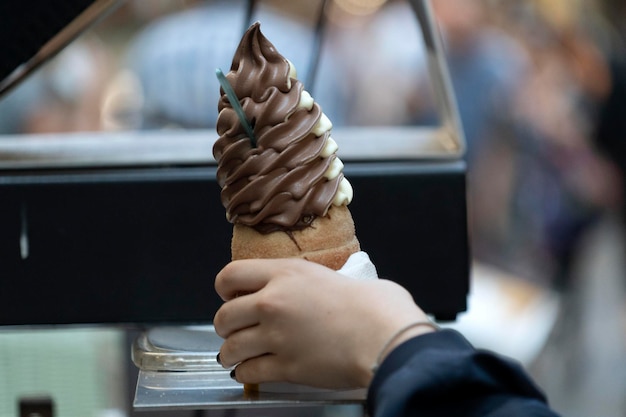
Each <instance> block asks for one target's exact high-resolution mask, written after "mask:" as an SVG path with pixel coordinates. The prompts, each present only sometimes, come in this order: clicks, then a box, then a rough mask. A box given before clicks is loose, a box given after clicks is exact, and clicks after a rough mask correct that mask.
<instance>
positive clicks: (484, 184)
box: [0, 0, 626, 417]
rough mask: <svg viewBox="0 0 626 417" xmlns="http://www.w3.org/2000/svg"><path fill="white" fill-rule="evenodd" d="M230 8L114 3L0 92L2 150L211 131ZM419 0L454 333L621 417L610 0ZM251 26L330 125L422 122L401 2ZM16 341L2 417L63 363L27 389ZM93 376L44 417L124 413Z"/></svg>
mask: <svg viewBox="0 0 626 417" xmlns="http://www.w3.org/2000/svg"><path fill="white" fill-rule="evenodd" d="M246 7H247V6H246V2H245V1H243V0H233V1H225V0H214V1H208V0H207V1H193V0H151V1H149V2H146V1H141V0H131V1H128V2H127V3H125V4H124V5H123V6H122V7H121V8H119V9H118V10H117V11H116V12H115V13H114V14H112V15H111V16H109V18H107V19H106V20H104V21H103V22H101V23H100V24H99V25H98V26H97V27H95V28H94V29H93V30H90V31H89V32H88V33H86V34H85V35H84V36H82V37H80V38H79V39H78V40H77V41H75V42H74V43H73V44H72V45H70V46H69V47H68V48H66V50H64V51H63V52H61V53H60V54H59V55H58V56H57V57H56V58H55V59H54V60H52V61H51V62H50V63H48V64H47V65H46V66H45V67H43V68H41V70H40V71H38V72H37V73H36V74H33V76H32V77H30V78H29V79H28V80H27V81H26V82H25V83H23V84H22V85H20V86H19V87H18V88H16V89H14V90H13V91H11V92H10V94H8V95H7V96H6V97H4V98H2V99H0V141H1V140H2V136H1V135H16V134H31V133H50V132H77V131H82V132H85V131H120V130H122V131H123V130H153V129H213V128H214V125H215V118H216V116H217V104H216V103H217V95H218V91H219V87H218V85H217V80H216V79H215V77H214V76H213V72H214V69H215V68H216V67H221V68H223V69H226V68H229V67H230V60H231V59H232V53H233V51H234V49H235V47H236V45H237V43H238V41H239V37H240V35H241V33H242V31H243V30H244V28H245V16H246V14H245V13H246ZM432 7H433V11H434V14H435V17H436V21H437V23H438V24H439V26H440V29H441V33H442V37H443V41H444V46H445V50H446V60H447V63H448V66H449V71H450V78H451V81H452V85H453V89H454V93H455V95H456V99H457V101H458V108H459V113H460V117H461V120H462V123H463V127H464V135H465V141H466V145H467V150H466V152H465V155H464V158H465V160H466V163H467V167H468V171H467V174H468V205H469V211H468V219H469V232H470V244H471V250H472V257H473V265H474V266H473V276H472V279H473V284H472V293H471V295H470V310H469V311H468V313H467V314H465V315H462V316H460V317H459V320H458V323H453V324H451V326H453V327H458V328H459V329H460V330H461V331H463V332H464V333H465V334H466V335H467V336H468V338H469V339H470V340H471V341H472V342H474V343H475V344H476V345H477V346H480V347H485V348H489V349H494V350H497V351H500V352H502V353H503V354H506V355H509V356H512V357H514V358H516V359H518V360H520V361H521V362H522V363H523V364H524V365H525V366H526V367H527V368H528V369H529V371H530V372H531V373H532V375H533V376H534V377H535V378H536V380H537V382H538V384H539V385H540V386H541V387H542V388H543V389H544V390H545V391H546V393H547V395H548V397H549V399H550V402H551V404H552V405H553V407H554V408H555V409H556V410H557V411H558V412H560V413H561V414H563V415H564V416H572V417H583V416H593V417H616V416H623V417H626V302H625V301H626V298H625V294H626V291H625V283H626V274H625V272H626V257H625V256H624V255H625V254H626V240H625V235H624V219H625V215H626V213H625V211H626V196H625V187H626V179H625V177H624V175H625V173H626V3H625V2H623V1H622V0H521V1H520V0H432ZM320 12H322V13H325V14H326V15H327V16H326V17H327V24H326V26H325V28H324V38H323V43H322V49H321V56H320V61H319V63H318V65H317V66H316V68H315V69H313V67H312V65H311V57H310V55H309V54H308V53H307V52H306V51H307V48H305V47H302V45H309V44H310V43H311V39H310V35H309V33H310V31H311V28H312V27H314V26H315V22H316V21H317V15H318V14H319V13H320ZM256 17H257V18H258V20H260V21H261V22H262V28H263V31H264V33H265V34H266V36H267V37H268V38H269V39H270V40H271V41H272V42H273V43H274V44H275V45H276V47H277V49H278V50H279V51H280V52H281V53H282V54H283V55H285V56H286V57H288V58H289V59H290V60H291V61H292V62H294V64H295V66H296V68H297V69H298V75H299V78H301V79H303V80H310V81H311V84H310V85H307V89H309V91H311V92H312V94H313V96H314V97H315V98H316V101H318V102H319V103H321V105H322V107H323V109H324V112H325V113H326V114H327V115H328V116H329V118H330V119H331V120H332V121H333V124H334V126H367V125H402V126H417V125H428V124H435V123H437V122H438V119H437V118H438V115H437V113H436V111H435V105H434V101H433V92H432V91H431V90H430V82H429V74H428V70H427V65H426V56H425V51H424V47H423V44H422V39H421V35H420V32H419V27H418V22H417V20H416V19H415V16H414V14H413V13H412V12H411V10H410V6H409V5H408V4H407V3H406V2H404V1H400V0H387V1H385V0H332V1H328V2H327V4H326V7H325V8H324V10H323V11H322V2H321V0H319V1H318V0H315V1H313V0H311V1H309V0H307V1H288V0H269V1H262V2H259V6H258V7H257V16H256ZM313 71H314V73H312V72H313ZM305 85H306V81H305ZM72 334H73V335H74V336H72ZM23 336H24V334H19V332H18V333H15V332H12V331H9V332H0V417H12V416H13V412H14V408H13V402H12V401H13V399H12V397H11V395H14V393H15V392H17V391H18V390H19V389H21V388H20V385H19V383H17V382H16V381H17V380H15V379H12V380H9V375H11V374H12V372H13V373H21V374H22V375H23V378H21V379H20V380H19V381H21V382H20V383H21V384H22V386H24V387H26V389H29V390H32V389H42V390H45V389H46V385H45V384H46V383H48V382H45V381H44V379H45V378H42V377H41V374H40V372H50V373H57V372H59V371H58V370H54V369H50V370H46V369H47V368H46V367H45V366H44V365H41V366H42V367H43V368H40V371H37V372H36V371H33V376H32V377H31V378H30V379H29V377H27V375H28V373H27V372H24V371H20V370H18V369H17V368H16V366H17V364H18V363H19V362H18V361H17V360H14V359H12V358H16V357H17V356H18V355H19V354H20V352H21V353H22V355H23V354H24V352H25V351H24V346H23V345H21V344H20V343H25V344H26V343H28V344H29V345H30V346H32V345H33V343H32V339H28V338H26V339H25V338H23ZM32 337H38V336H32ZM49 337H51V338H52V339H54V338H55V337H64V338H65V337H70V338H71V337H75V338H78V340H79V341H80V343H76V344H73V345H72V346H74V347H73V348H75V349H78V350H80V349H82V352H83V355H82V356H81V358H83V359H84V360H83V362H80V361H76V362H75V364H74V365H70V364H68V365H67V366H68V367H71V366H81V367H82V368H80V369H82V371H81V372H82V375H85V374H86V373H87V374H89V373H90V372H92V373H94V375H95V374H98V375H100V374H103V373H104V374H106V372H104V371H103V369H106V368H107V365H106V364H103V363H102V360H101V359H100V360H96V359H94V358H96V357H100V358H101V356H99V355H98V354H97V352H96V351H97V350H98V349H100V348H99V347H98V348H96V347H94V346H95V345H94V344H93V343H92V342H90V341H89V340H91V339H90V336H89V333H88V334H84V333H81V332H78V333H75V332H74V333H72V332H70V334H69V335H68V334H63V335H61V336H59V334H58V333H56V336H55V335H52V334H51V335H49ZM94 337H97V338H98V341H97V344H98V346H102V343H104V344H108V346H110V347H111V349H113V350H114V351H116V352H118V353H117V354H111V353H110V355H112V356H113V357H116V358H119V356H120V355H122V356H123V355H126V352H128V347H127V346H125V345H124V344H123V342H124V340H125V339H124V338H123V337H120V336H119V335H118V334H111V333H106V334H104V335H102V334H99V335H98V336H94ZM20 340H21V341H22V342H20ZM63 340H67V339H63ZM46 343H47V342H43V341H42V342H41V344H46ZM94 343H95V342H94ZM37 344H39V342H38V343H37ZM81 346H82V348H81ZM59 349H63V350H67V349H72V347H71V346H67V347H63V346H62V347H60V348H59ZM94 349H96V350H94ZM36 354H38V353H36V352H33V353H32V355H36ZM116 355H117V356H116ZM44 362H45V361H44ZM42 363H43V362H42ZM81 363H82V365H81ZM23 366H26V365H23ZM94 367H95V368H94ZM92 368H94V369H92ZM22 369H23V368H22ZM66 369H67V368H66ZM109 371H110V372H112V373H113V376H109V377H104V378H92V379H91V380H87V381H86V382H85V385H83V388H84V389H85V390H87V391H88V387H89V386H93V387H94V389H93V392H92V391H89V394H85V395H83V400H84V401H86V402H85V405H84V407H83V408H82V409H81V408H80V407H79V406H77V407H78V408H76V409H73V410H69V409H68V410H67V412H66V413H60V414H59V415H63V416H73V415H76V416H81V417H84V416H87V415H98V416H102V417H104V416H123V415H125V414H124V410H125V409H126V407H127V406H128V404H127V396H126V395H125V393H122V394H120V392H119V390H122V389H126V388H124V387H117V389H118V391H117V392H116V390H115V382H112V381H114V380H115V378H116V377H117V376H119V374H120V372H123V370H120V369H117V368H116V369H114V370H111V369H109ZM81 372H79V373H81ZM35 374H37V375H35ZM50 384H53V385H54V384H56V385H57V386H60V385H59V384H60V383H57V382H50ZM90 384H91V385H90ZM33 387H35V388H33ZM37 387H39V388H37ZM102 387H105V388H106V389H104V388H102ZM98 393H99V394H98ZM3 395H4V396H5V397H4V398H3ZM103 396H104V397H103ZM6 404H8V405H6ZM5 405H6V406H5ZM3 407H4V408H3ZM86 410H88V411H86ZM73 413H74V414H73ZM87 413H89V414H87Z"/></svg>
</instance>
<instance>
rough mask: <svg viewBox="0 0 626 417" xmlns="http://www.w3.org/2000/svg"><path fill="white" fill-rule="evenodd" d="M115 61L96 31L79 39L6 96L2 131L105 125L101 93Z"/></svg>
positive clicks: (1, 102) (0, 109)
mask: <svg viewBox="0 0 626 417" xmlns="http://www.w3.org/2000/svg"><path fill="white" fill-rule="evenodd" d="M110 64H111V61H110V58H109V56H108V54H107V52H106V50H105V48H104V47H103V45H102V44H101V43H100V42H99V41H98V40H97V39H96V38H95V37H92V36H86V37H83V38H81V39H79V40H76V41H75V42H73V43H72V44H71V45H69V46H68V47H67V48H65V49H64V50H63V51H61V52H60V53H59V55H58V56H56V57H55V58H54V59H52V60H51V61H50V62H48V63H47V64H45V65H44V66H43V67H42V68H40V69H39V70H37V71H36V72H35V73H34V74H32V75H31V76H30V77H28V78H27V79H26V80H25V81H24V82H23V83H21V84H20V85H18V86H17V87H15V89H14V90H12V91H9V92H8V93H7V94H6V96H4V97H2V98H0V133H3V134H19V133H58V132H77V131H97V130H100V129H101V123H100V99H101V97H102V94H103V85H104V84H105V80H106V77H107V76H108V71H110Z"/></svg>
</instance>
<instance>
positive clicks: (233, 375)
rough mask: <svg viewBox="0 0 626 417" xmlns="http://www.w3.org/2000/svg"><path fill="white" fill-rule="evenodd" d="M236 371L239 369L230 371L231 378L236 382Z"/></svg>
mask: <svg viewBox="0 0 626 417" xmlns="http://www.w3.org/2000/svg"><path fill="white" fill-rule="evenodd" d="M236 369H237V368H235V369H233V370H232V371H230V377H231V378H232V379H234V380H235V381H236V380H237V377H236V376H235V370H236Z"/></svg>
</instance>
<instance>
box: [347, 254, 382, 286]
mask: <svg viewBox="0 0 626 417" xmlns="http://www.w3.org/2000/svg"><path fill="white" fill-rule="evenodd" d="M337 272H339V273H340V274H342V275H345V276H347V277H350V278H353V279H358V280H370V279H378V272H377V271H376V266H374V264H373V263H372V261H371V260H370V257H369V255H368V254H367V253H366V252H363V251H360V252H356V253H353V254H352V255H350V257H349V258H348V260H347V261H346V263H345V264H344V266H342V267H341V269H340V270H339V271H337Z"/></svg>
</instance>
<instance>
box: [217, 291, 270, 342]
mask: <svg viewBox="0 0 626 417" xmlns="http://www.w3.org/2000/svg"><path fill="white" fill-rule="evenodd" d="M254 298H255V297H254V294H250V295H246V296H242V297H238V298H234V299H232V300H230V301H229V302H227V303H224V304H223V305H222V306H221V307H220V309H219V310H217V313H215V316H214V317H213V325H214V327H215V332H216V333H217V334H218V335H219V336H220V337H222V338H224V339H226V338H228V337H230V335H231V334H233V333H234V332H237V331H239V330H242V329H246V328H249V327H253V326H256V325H258V324H259V316H258V314H257V313H256V306H255V302H254Z"/></svg>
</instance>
